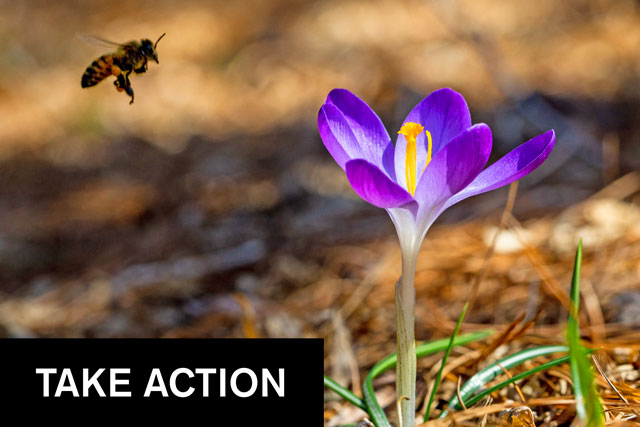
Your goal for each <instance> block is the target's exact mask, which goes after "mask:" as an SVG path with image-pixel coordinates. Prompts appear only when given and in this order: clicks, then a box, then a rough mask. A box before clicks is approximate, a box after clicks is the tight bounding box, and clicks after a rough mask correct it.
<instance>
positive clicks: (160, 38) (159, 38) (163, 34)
mask: <svg viewBox="0 0 640 427" xmlns="http://www.w3.org/2000/svg"><path fill="white" fill-rule="evenodd" d="M165 34H167V33H162V35H161V36H160V37H158V40H156V44H154V45H153V48H154V49H155V48H156V46H158V42H159V41H160V40H162V38H163V37H164V36H165Z"/></svg>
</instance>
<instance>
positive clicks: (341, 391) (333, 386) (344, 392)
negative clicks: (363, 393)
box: [324, 375, 367, 411]
mask: <svg viewBox="0 0 640 427" xmlns="http://www.w3.org/2000/svg"><path fill="white" fill-rule="evenodd" d="M324 386H325V387H326V388H328V389H329V390H331V391H333V392H335V393H336V394H338V395H339V396H340V397H342V398H344V399H345V400H346V401H347V402H350V403H352V404H354V405H355V406H357V407H358V408H360V409H362V410H363V411H366V410H367V407H366V405H365V404H364V402H363V401H362V399H360V398H359V397H358V396H356V395H355V394H353V393H351V391H350V390H348V389H346V388H345V387H342V386H341V385H340V384H338V383H337V382H335V381H334V380H332V379H331V378H329V377H328V376H326V375H325V376H324Z"/></svg>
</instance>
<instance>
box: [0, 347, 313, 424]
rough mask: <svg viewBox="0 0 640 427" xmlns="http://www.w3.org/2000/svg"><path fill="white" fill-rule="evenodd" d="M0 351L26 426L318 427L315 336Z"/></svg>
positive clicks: (1, 395) (4, 376)
mask: <svg viewBox="0 0 640 427" xmlns="http://www.w3.org/2000/svg"><path fill="white" fill-rule="evenodd" d="M0 349H1V352H2V359H1V360H2V362H3V363H2V371H1V372H2V373H1V375H0V390H1V391H0V399H1V400H0V401H1V402H2V407H3V408H5V414H8V413H9V412H12V413H16V414H17V413H18V412H16V411H18V408H21V409H20V410H19V411H20V412H19V415H20V419H21V424H25V425H36V424H35V423H46V424H50V423H52V422H62V423H64V424H65V425H92V424H94V422H95V423H98V422H99V423H101V424H102V423H103V422H117V423H120V424H122V423H124V424H123V425H129V424H130V423H133V422H142V423H144V424H140V425H149V423H152V422H160V423H162V424H161V425H166V424H167V422H168V421H169V420H171V422H177V424H176V425H184V426H189V425H228V426H258V425H278V426H302V425H304V426H321V425H323V417H322V415H323V381H322V375H323V372H324V368H323V341H322V340H320V339H22V340H19V339H5V340H0ZM25 409H26V410H25Z"/></svg>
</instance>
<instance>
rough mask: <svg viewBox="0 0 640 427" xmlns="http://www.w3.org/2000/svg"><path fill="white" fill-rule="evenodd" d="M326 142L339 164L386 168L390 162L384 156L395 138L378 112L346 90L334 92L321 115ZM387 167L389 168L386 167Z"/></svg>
mask: <svg viewBox="0 0 640 427" xmlns="http://www.w3.org/2000/svg"><path fill="white" fill-rule="evenodd" d="M318 128H319V129H320V136H321V137H322V140H323V142H324V144H325V146H326V147H327V149H328V150H329V152H330V153H331V155H332V156H333V158H334V159H335V160H336V162H338V164H339V165H340V166H341V167H342V168H344V165H345V163H346V162H347V161H348V160H350V159H365V160H367V161H369V162H371V163H373V164H375V165H377V166H380V167H382V168H384V169H389V170H390V168H389V166H390V163H389V162H388V161H385V160H384V158H385V157H384V156H383V153H384V152H385V150H387V149H388V147H389V146H391V147H393V144H392V143H391V138H389V134H388V133H387V131H386V129H385V128H384V126H383V124H382V121H380V118H379V117H378V116H377V115H376V113H375V112H374V111H373V110H372V109H371V108H369V106H368V105H367V104H366V103H365V102H364V101H362V100H361V99H360V98H358V97H357V96H355V95H354V94H352V93H351V92H349V91H348V90H345V89H334V90H332V91H331V92H330V93H329V95H328V96H327V100H326V102H325V103H324V105H323V106H322V107H321V108H320V112H319V113H318ZM385 164H386V165H387V167H385Z"/></svg>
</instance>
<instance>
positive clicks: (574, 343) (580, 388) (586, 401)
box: [567, 240, 604, 427]
mask: <svg viewBox="0 0 640 427" xmlns="http://www.w3.org/2000/svg"><path fill="white" fill-rule="evenodd" d="M581 263H582V240H580V243H578V250H577V251H576V259H575V263H574V266H573V277H572V279H571V313H569V319H568V324H567V340H568V342H569V362H570V367H571V379H572V380H573V389H574V394H575V398H576V411H577V412H578V417H580V419H581V420H582V422H583V423H584V425H585V426H587V427H598V426H602V425H604V417H603V408H602V403H601V402H600V396H599V394H598V391H597V390H596V386H595V381H594V376H593V367H592V366H591V362H590V360H589V350H588V349H587V348H586V347H585V346H583V345H582V343H581V342H580V324H579V320H578V319H579V318H578V311H579V306H580V266H581Z"/></svg>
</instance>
